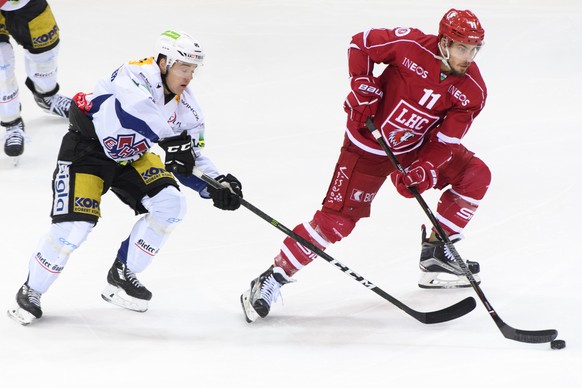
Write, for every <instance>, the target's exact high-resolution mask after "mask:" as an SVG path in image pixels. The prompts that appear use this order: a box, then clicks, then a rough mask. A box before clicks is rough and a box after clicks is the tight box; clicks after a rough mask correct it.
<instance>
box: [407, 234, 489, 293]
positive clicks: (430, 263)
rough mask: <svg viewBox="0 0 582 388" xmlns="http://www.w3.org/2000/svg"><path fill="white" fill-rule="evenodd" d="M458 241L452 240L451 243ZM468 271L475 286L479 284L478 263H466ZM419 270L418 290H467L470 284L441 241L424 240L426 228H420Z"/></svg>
mask: <svg viewBox="0 0 582 388" xmlns="http://www.w3.org/2000/svg"><path fill="white" fill-rule="evenodd" d="M457 241H459V240H458V239H457V240H452V242H453V243H455V242H457ZM466 264H467V267H468V268H469V271H471V273H472V274H473V278H474V279H475V281H476V282H477V284H479V283H481V280H480V279H479V275H477V274H478V273H479V271H480V268H479V263H478V262H476V261H468V260H467V262H466ZM419 266H420V270H421V272H422V275H421V277H420V280H419V281H418V286H419V287H420V288H467V287H471V283H470V282H469V280H468V279H467V278H466V277H465V275H464V274H463V270H461V268H460V267H459V264H457V262H456V260H455V258H454V256H453V255H452V254H451V252H450V251H449V249H448V247H447V246H446V245H445V243H444V242H442V241H440V240H439V241H436V242H429V241H428V239H427V238H426V228H425V226H424V225H423V226H422V251H421V253H420V264H419Z"/></svg>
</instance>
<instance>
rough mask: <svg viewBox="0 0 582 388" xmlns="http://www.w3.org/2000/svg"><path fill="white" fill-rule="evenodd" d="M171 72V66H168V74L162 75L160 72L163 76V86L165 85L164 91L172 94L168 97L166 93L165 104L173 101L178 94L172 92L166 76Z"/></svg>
mask: <svg viewBox="0 0 582 388" xmlns="http://www.w3.org/2000/svg"><path fill="white" fill-rule="evenodd" d="M169 71H170V66H167V65H166V72H165V73H162V72H160V75H161V76H162V85H164V90H167V91H168V92H170V94H169V95H166V94H165V93H164V102H165V103H166V104H167V103H168V102H169V101H171V100H173V99H174V97H176V93H174V92H172V91H171V90H170V87H169V86H168V83H167V82H166V76H167V75H168V72H169Z"/></svg>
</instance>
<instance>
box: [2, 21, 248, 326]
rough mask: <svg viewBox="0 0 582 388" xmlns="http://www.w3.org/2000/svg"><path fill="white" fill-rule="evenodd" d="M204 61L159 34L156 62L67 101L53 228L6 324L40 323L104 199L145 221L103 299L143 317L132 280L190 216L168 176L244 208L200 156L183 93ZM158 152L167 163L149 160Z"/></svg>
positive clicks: (198, 120)
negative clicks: (45, 300) (112, 198)
mask: <svg viewBox="0 0 582 388" xmlns="http://www.w3.org/2000/svg"><path fill="white" fill-rule="evenodd" d="M203 58H204V54H203V51H202V48H201V47H200V45H199V43H198V42H197V41H196V40H195V39H193V38H192V37H191V36H189V35H188V34H185V33H182V32H176V31H165V32H164V33H163V34H161V36H160V37H159V38H158V41H157V45H156V51H155V57H151V58H146V59H143V60H139V61H132V62H129V63H126V64H124V65H123V66H121V67H119V68H118V69H117V70H115V71H114V72H113V73H112V74H111V75H110V76H108V77H106V78H104V79H102V80H100V81H99V82H98V83H97V86H96V87H95V89H94V91H93V93H92V94H83V93H78V94H77V95H76V96H75V97H74V98H73V101H74V103H73V104H71V110H70V115H69V131H68V133H67V134H66V135H65V136H64V137H63V141H62V144H61V148H60V151H59V155H58V161H57V167H56V169H55V172H54V175H53V182H52V183H53V203H52V211H51V217H52V225H51V227H50V230H49V233H48V234H47V235H46V236H45V237H44V238H43V239H41V241H40V243H39V246H38V248H37V249H36V250H35V251H34V252H33V254H32V255H31V257H30V259H29V272H28V278H27V280H26V282H25V283H24V284H23V285H22V287H21V288H20V289H19V290H18V293H17V295H16V305H15V306H14V307H11V308H10V309H9V310H8V315H9V316H10V317H12V318H14V319H15V320H16V321H18V322H19V323H21V324H23V325H26V324H29V323H30V322H32V321H33V320H34V319H38V318H40V317H41V316H42V310H41V305H40V298H41V295H42V294H44V293H45V292H46V291H47V290H48V289H49V287H50V286H51V284H52V283H53V282H54V281H55V280H56V278H57V277H58V275H59V274H60V273H61V271H62V270H63V268H64V267H65V265H66V263H67V260H68V259H69V256H70V255H71V253H72V252H73V251H75V250H76V249H77V248H78V247H79V246H80V245H81V244H82V243H83V241H85V239H86V238H87V235H88V234H89V232H91V230H92V228H93V227H94V226H95V224H96V223H97V221H98V219H99V217H100V204H101V197H102V195H103V194H104V193H105V192H107V191H108V190H109V189H111V191H113V192H114V193H115V194H116V195H117V196H118V197H119V198H120V199H121V200H122V201H123V202H124V203H126V204H127V205H129V206H130V207H131V208H132V209H133V210H134V211H135V213H136V214H143V216H141V218H139V220H138V221H137V222H136V223H135V225H134V226H133V229H132V230H131V233H130V234H129V237H127V239H125V241H123V242H122V243H121V245H120V247H119V250H118V252H117V256H116V258H115V260H114V262H113V265H112V267H111V269H110V270H109V272H108V274H107V286H106V288H105V290H104V291H103V293H102V295H101V296H102V297H103V299H105V300H106V301H108V302H110V303H113V304H115V305H118V306H121V307H125V308H127V309H130V310H134V311H139V312H143V311H146V310H147V308H148V301H149V300H150V299H151V297H152V293H151V292H150V291H149V290H148V289H147V288H146V287H145V286H144V285H143V284H141V283H140V281H139V280H138V279H137V277H136V274H138V273H140V272H142V271H143V270H145V269H146V268H147V267H148V265H149V264H150V263H151V262H152V260H153V259H154V257H155V256H156V255H157V254H158V252H159V250H160V249H161V248H162V246H163V245H164V243H165V242H166V240H167V238H168V236H169V234H170V233H171V232H172V231H173V230H174V229H175V228H176V227H177V225H178V224H179V223H180V222H181V221H182V219H183V217H184V215H185V212H186V202H185V198H184V194H182V193H181V192H180V190H179V188H178V187H179V186H178V183H177V182H176V180H175V179H174V177H175V178H177V179H178V180H179V181H180V182H181V183H182V184H183V185H185V186H188V187H190V188H192V189H194V190H196V191H198V192H199V194H200V196H202V197H203V198H211V199H212V200H213V202H214V206H216V207H217V208H220V209H223V210H236V209H237V208H238V207H239V206H240V198H241V197H242V185H241V183H240V182H239V181H238V180H237V179H236V178H235V177H234V176H233V175H231V174H226V175H221V174H220V173H219V172H218V170H217V168H216V167H215V166H214V164H213V163H212V162H211V161H210V160H209V159H208V158H207V157H205V156H204V155H202V153H201V149H202V147H203V146H204V117H203V115H202V112H201V111H200V108H199V106H198V104H197V102H196V99H195V98H194V95H193V93H192V90H191V88H190V86H189V85H190V81H191V80H192V78H193V75H194V72H195V71H196V68H197V67H198V66H200V65H201V64H202V61H203ZM156 143H157V144H158V145H159V146H160V147H161V148H162V149H163V150H164V151H165V162H162V160H161V159H160V157H159V156H157V155H156V154H154V153H152V152H150V148H151V147H152V146H153V145H154V144H156ZM194 165H196V167H197V168H198V169H200V170H201V171H203V172H204V173H205V174H206V175H209V176H211V177H213V178H215V179H216V180H218V181H219V182H221V183H222V184H223V186H224V187H223V188H222V189H215V188H212V187H207V185H206V183H204V182H203V181H201V180H200V179H198V178H197V177H196V176H195V175H193V174H192V172H193V168H194Z"/></svg>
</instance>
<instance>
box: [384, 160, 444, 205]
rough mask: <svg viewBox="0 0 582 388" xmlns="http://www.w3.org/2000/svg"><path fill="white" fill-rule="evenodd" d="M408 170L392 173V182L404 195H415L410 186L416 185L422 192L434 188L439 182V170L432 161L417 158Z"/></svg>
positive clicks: (419, 191)
mask: <svg viewBox="0 0 582 388" xmlns="http://www.w3.org/2000/svg"><path fill="white" fill-rule="evenodd" d="M406 171H407V172H406V173H401V172H398V171H397V172H395V173H394V174H392V182H393V183H394V186H396V190H398V193H400V195H402V196H403V197H406V198H413V197H414V195H412V193H411V192H410V190H408V187H416V190H417V191H418V193H419V194H422V193H423V192H425V191H426V190H428V189H432V188H433V187H434V186H435V185H436V183H437V180H438V171H437V169H436V168H435V167H434V166H433V165H432V163H431V162H428V161H422V160H416V161H414V162H413V163H412V164H411V165H410V167H408V169H407V170H406Z"/></svg>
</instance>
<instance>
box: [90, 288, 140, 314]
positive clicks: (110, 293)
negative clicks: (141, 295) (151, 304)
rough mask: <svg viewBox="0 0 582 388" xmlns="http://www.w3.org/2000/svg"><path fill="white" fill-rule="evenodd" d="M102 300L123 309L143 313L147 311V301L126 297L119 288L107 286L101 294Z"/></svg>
mask: <svg viewBox="0 0 582 388" xmlns="http://www.w3.org/2000/svg"><path fill="white" fill-rule="evenodd" d="M101 297H102V298H103V300H105V301H107V302H109V303H111V304H114V305H116V306H119V307H123V308H124V309H128V310H131V311H137V312H138V313H143V312H146V311H147V310H148V301H147V300H144V299H138V298H134V297H133V296H129V295H127V293H126V292H125V291H123V290H122V289H121V288H118V287H115V286H113V285H111V284H108V285H107V287H105V289H104V290H103V292H102V293H101Z"/></svg>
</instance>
